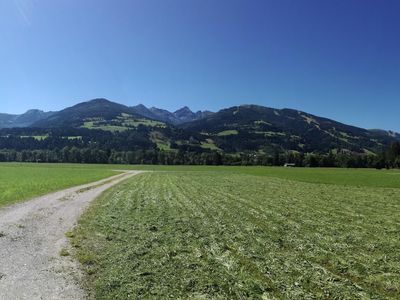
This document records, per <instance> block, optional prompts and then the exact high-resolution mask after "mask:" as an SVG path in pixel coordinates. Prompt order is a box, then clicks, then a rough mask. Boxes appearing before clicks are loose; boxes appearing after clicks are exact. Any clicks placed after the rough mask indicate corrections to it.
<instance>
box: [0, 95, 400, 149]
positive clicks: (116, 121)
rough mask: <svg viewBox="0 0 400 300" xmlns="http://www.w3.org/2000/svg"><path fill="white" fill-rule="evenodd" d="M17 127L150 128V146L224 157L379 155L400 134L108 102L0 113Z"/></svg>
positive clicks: (307, 117) (239, 110)
mask: <svg viewBox="0 0 400 300" xmlns="http://www.w3.org/2000/svg"><path fill="white" fill-rule="evenodd" d="M17 127H20V128H31V129H32V130H33V129H35V130H36V131H35V132H36V133H35V134H36V135H38V133H37V132H38V131H40V130H42V131H43V132H48V130H49V129H52V128H58V129H60V128H75V129H77V130H78V129H82V130H83V129H86V130H87V129H91V130H98V131H99V132H102V131H103V132H108V133H109V132H113V133H117V132H123V131H129V130H132V131H135V130H136V131H137V130H140V128H146V130H147V131H146V135H145V136H146V138H147V139H148V142H149V143H152V144H154V145H155V147H158V148H159V149H162V150H174V149H181V150H186V151H189V150H195V151H200V150H204V151H212V150H216V151H223V152H226V153H243V152H262V153H273V152H274V151H277V150H279V151H296V152H302V153H309V152H319V153H327V152H329V151H332V150H334V151H339V150H340V151H350V152H356V153H378V152H379V151H382V149H384V148H385V147H388V146H389V145H390V144H391V143H393V142H394V141H400V135H399V134H398V133H395V132H392V131H385V130H368V129H363V128H359V127H355V126H351V125H346V124H343V123H340V122H337V121H334V120H330V119H327V118H323V117H319V116H315V115H312V114H309V113H306V112H302V111H299V110H293V109H274V108H268V107H263V106H259V105H241V106H234V107H230V108H226V109H222V110H220V111H218V112H215V113H213V112H210V111H198V112H193V111H191V110H190V109H189V108H188V107H186V106H185V107H183V108H181V109H179V110H177V111H175V112H170V111H167V110H164V109H159V108H155V107H151V108H148V107H146V106H144V105H142V104H139V105H137V106H132V107H129V106H125V105H122V104H118V103H115V102H112V101H109V100H107V99H94V100H91V101H88V102H82V103H79V104H77V105H75V106H72V107H68V108H66V109H63V110H61V111H58V112H43V111H41V110H29V111H28V112H26V113H24V114H22V115H10V114H0V128H3V129H2V132H3V133H2V135H3V136H4V135H5V134H6V131H7V129H5V128H17ZM46 130H47V131H46Z"/></svg>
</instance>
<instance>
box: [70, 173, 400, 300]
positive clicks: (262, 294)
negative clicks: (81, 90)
mask: <svg viewBox="0 0 400 300" xmlns="http://www.w3.org/2000/svg"><path fill="white" fill-rule="evenodd" d="M134 168H135V169H144V170H153V171H154V172H147V173H143V174H140V175H137V176H135V177H133V178H131V179H129V180H127V181H125V182H123V183H122V184H120V185H119V186H116V187H114V188H112V189H110V190H108V191H107V192H105V193H104V194H103V195H102V196H101V197H100V198H99V199H98V200H97V201H95V202H94V203H93V205H92V206H91V207H90V209H89V210H88V211H87V212H86V213H85V215H84V216H83V217H82V219H81V220H80V222H79V225H78V227H77V228H76V229H75V230H74V231H73V232H69V233H68V236H69V237H70V238H71V242H72V245H73V246H74V249H75V250H74V251H73V255H74V256H75V257H76V258H77V259H78V260H79V261H80V262H81V264H82V266H83V269H84V271H85V274H86V280H85V281H84V283H83V284H84V287H85V288H86V289H87V290H88V291H89V293H90V295H91V296H92V297H93V298H95V299H399V298H400V256H399V253H400V252H399V251H398V249H400V239H399V234H400V223H399V211H400V190H399V188H400V175H399V172H396V171H377V170H348V169H284V168H263V167H189V166H180V167H159V166H134Z"/></svg>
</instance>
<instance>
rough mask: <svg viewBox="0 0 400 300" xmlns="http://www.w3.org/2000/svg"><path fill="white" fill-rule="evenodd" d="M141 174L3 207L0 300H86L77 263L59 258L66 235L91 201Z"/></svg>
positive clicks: (65, 242) (66, 241)
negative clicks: (116, 185) (80, 284)
mask: <svg viewBox="0 0 400 300" xmlns="http://www.w3.org/2000/svg"><path fill="white" fill-rule="evenodd" d="M138 173H140V172H136V171H128V172H125V173H124V174H122V175H116V176H114V177H111V178H107V179H104V180H101V181H98V182H94V183H91V184H86V185H82V186H78V187H74V188H70V189H67V190H63V191H60V192H56V193H52V194H49V195H46V196H42V197H38V198H35V199H33V200H30V201H27V202H23V203H19V204H16V205H12V206H9V207H6V208H3V209H0V299H1V300H3V299H5V300H14V299H24V300H25V299H27V300H28V299H29V300H35V299H46V300H50V299H57V300H59V299H85V298H86V296H85V293H84V291H83V290H82V289H81V288H80V286H79V280H80V278H81V273H80V271H79V268H78V264H77V262H75V261H73V260H72V259H71V257H69V256H65V257H64V256H60V251H61V250H62V249H68V247H70V246H69V243H68V239H67V238H66V236H65V233H66V232H68V231H69V230H71V229H72V228H73V227H74V225H75V224H76V222H77V220H78V218H79V216H80V215H81V214H82V213H83V212H84V210H85V209H86V208H87V207H88V205H89V204H90V202H91V201H92V200H94V199H96V198H97V197H98V196H100V194H101V193H103V192H104V191H105V190H107V189H109V188H110V187H112V186H113V185H115V184H117V183H119V182H121V181H123V180H125V179H127V178H129V177H131V176H134V175H136V174H138Z"/></svg>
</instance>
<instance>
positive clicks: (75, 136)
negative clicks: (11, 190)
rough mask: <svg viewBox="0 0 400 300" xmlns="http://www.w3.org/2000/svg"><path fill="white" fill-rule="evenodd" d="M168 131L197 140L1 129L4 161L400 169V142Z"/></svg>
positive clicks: (143, 131)
mask: <svg viewBox="0 0 400 300" xmlns="http://www.w3.org/2000/svg"><path fill="white" fill-rule="evenodd" d="M164 130H170V132H169V133H168V134H169V135H170V136H174V138H175V139H176V140H179V139H192V140H194V141H193V144H184V145H178V144H176V143H172V144H171V149H169V150H161V149H159V148H158V147H157V144H155V143H153V142H151V140H149V138H148V135H149V134H150V133H151V128H149V127H146V126H138V127H137V129H136V130H128V131H122V132H114V133H113V132H108V131H103V130H91V129H84V128H57V129H47V130H43V129H33V128H16V129H2V130H0V161H1V162H37V163H41V162H43V163H44V162H50V163H112V164H159V165H262V166H283V165H284V164H286V163H291V164H294V165H295V166H297V167H343V168H378V169H381V168H400V142H394V143H392V145H391V146H390V147H389V148H388V149H386V150H383V151H381V152H380V153H377V154H375V153H371V154H360V153H354V152H350V151H348V150H341V151H329V153H317V152H313V153H302V152H295V151H284V150H280V151H279V150H277V149H275V150H273V151H272V152H271V153H260V152H255V151H243V152H238V153H226V152H224V151H219V150H212V149H204V148H202V147H200V146H199V145H196V137H193V136H188V134H189V133H188V132H186V131H182V130H179V129H176V130H175V131H174V132H171V128H166V129H164Z"/></svg>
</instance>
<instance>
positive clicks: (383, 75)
mask: <svg viewBox="0 0 400 300" xmlns="http://www.w3.org/2000/svg"><path fill="white" fill-rule="evenodd" d="M399 15H400V1H398V0H393V1H392V0H384V1H379V0H374V1H370V0H293V1H289V0H260V1H258V0H240V1H238V0H158V1H156V0H85V1H82V0H3V1H0V112H3V113H22V112H24V111H26V110H28V109H31V108H39V109H43V110H53V111H54V110H60V109H62V108H65V107H67V106H71V105H74V104H76V103H79V102H82V101H87V100H90V99H93V98H107V99H109V100H112V101H116V102H119V103H123V104H126V105H136V104H138V103H143V104H145V105H147V106H156V107H160V108H165V109H169V110H176V109H178V108H180V107H182V106H184V105H187V106H189V107H190V108H191V109H193V110H200V109H201V110H203V109H209V110H213V111H217V110H219V109H221V108H225V107H230V106H234V105H240V104H260V105H264V106H268V107H275V108H294V109H299V110H302V111H306V112H309V113H312V114H315V115H319V116H324V117H328V118H332V119H335V120H338V121H341V122H344V123H347V124H352V125H356V126H360V127H364V128H382V129H390V130H396V131H399V132H400V118H399V112H400V17H399Z"/></svg>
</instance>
